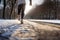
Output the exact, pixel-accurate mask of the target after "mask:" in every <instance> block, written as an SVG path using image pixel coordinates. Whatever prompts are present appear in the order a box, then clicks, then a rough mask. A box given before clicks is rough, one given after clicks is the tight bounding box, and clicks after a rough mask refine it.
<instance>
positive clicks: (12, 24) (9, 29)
mask: <svg viewBox="0 0 60 40" xmlns="http://www.w3.org/2000/svg"><path fill="white" fill-rule="evenodd" d="M18 24H19V21H18V20H0V36H1V35H2V36H3V37H5V38H7V37H9V36H11V34H12V33H13V31H15V30H16V29H18V28H19V27H21V26H18ZM0 40H1V39H0Z"/></svg>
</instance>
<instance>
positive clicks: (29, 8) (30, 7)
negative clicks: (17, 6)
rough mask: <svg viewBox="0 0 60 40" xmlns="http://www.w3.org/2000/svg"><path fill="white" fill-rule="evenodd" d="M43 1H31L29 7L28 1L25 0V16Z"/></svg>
mask: <svg viewBox="0 0 60 40" xmlns="http://www.w3.org/2000/svg"><path fill="white" fill-rule="evenodd" d="M43 2H44V0H32V6H30V5H29V0H26V8H25V14H27V13H28V12H29V11H30V10H31V9H32V8H33V6H35V5H41V4H42V3H43Z"/></svg>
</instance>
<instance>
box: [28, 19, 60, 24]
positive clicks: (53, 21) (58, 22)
mask: <svg viewBox="0 0 60 40" xmlns="http://www.w3.org/2000/svg"><path fill="white" fill-rule="evenodd" d="M28 20H29V21H36V22H47V23H57V24H60V20H40V19H28Z"/></svg>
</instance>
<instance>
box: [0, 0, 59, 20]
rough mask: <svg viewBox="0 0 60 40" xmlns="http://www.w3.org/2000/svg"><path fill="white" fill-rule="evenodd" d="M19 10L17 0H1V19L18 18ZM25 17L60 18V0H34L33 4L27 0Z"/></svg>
mask: <svg viewBox="0 0 60 40" xmlns="http://www.w3.org/2000/svg"><path fill="white" fill-rule="evenodd" d="M12 3H13V5H12ZM4 6H5V7H4ZM12 6H13V7H12ZM17 12H18V10H17V2H16V3H15V0H13V1H12V0H0V19H16V18H17ZM24 18H26V19H60V0H32V5H29V0H26V7H25V17H24Z"/></svg>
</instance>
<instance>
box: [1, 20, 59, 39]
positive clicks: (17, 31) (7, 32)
mask: <svg viewBox="0 0 60 40" xmlns="http://www.w3.org/2000/svg"><path fill="white" fill-rule="evenodd" d="M30 21H33V20H29V21H27V20H26V22H25V24H23V25H21V24H19V23H20V22H19V21H18V20H0V40H10V39H11V40H22V39H24V38H25V37H26V38H25V39H24V40H32V39H31V37H30V36H32V37H34V36H35V33H36V32H35V30H34V27H36V28H39V29H40V32H39V35H42V36H41V37H43V38H42V39H44V40H45V36H46V38H48V37H52V38H48V39H56V38H57V39H58V38H60V29H59V28H56V27H52V26H49V25H42V24H38V23H34V22H30ZM35 21H37V20H35ZM38 21H40V20H38ZM41 21H43V20H41ZM45 21H47V20H45ZM48 21H49V20H48ZM53 21H54V20H53ZM55 21H56V22H57V21H59V20H55ZM50 22H51V21H50ZM41 29H43V31H42V30H41ZM51 30H52V31H51ZM55 30H56V31H55ZM48 32H50V33H49V34H48ZM37 33H38V32H37ZM41 33H43V34H41ZM56 33H57V35H58V36H55V35H56ZM46 34H48V35H46ZM52 34H53V35H52ZM49 35H51V36H49ZM21 37H23V38H22V39H21ZM54 37H56V38H54ZM8 38H9V39H8ZM27 38H28V39H27ZM48 39H47V40H48ZM57 39H56V40H57ZM59 40H60V39H59Z"/></svg>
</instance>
